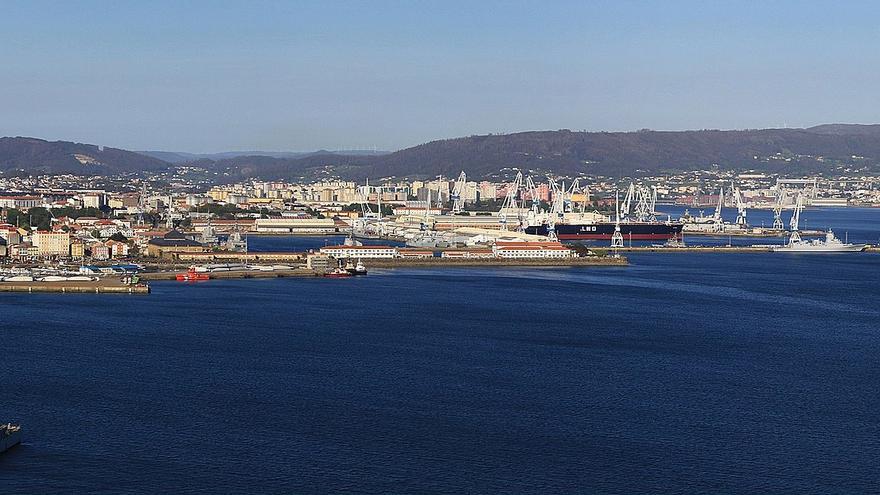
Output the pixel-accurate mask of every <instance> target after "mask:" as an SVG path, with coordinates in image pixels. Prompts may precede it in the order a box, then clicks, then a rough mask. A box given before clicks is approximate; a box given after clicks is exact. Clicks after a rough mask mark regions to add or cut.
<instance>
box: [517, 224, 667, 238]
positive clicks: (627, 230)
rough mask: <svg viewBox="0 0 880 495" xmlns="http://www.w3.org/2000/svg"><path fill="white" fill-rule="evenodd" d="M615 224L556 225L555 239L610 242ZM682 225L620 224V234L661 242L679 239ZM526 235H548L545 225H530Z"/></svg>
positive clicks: (625, 236) (624, 236)
mask: <svg viewBox="0 0 880 495" xmlns="http://www.w3.org/2000/svg"><path fill="white" fill-rule="evenodd" d="M614 228H615V224H614V223H613V222H601V223H590V224H557V225H555V230H556V237H557V238H558V239H559V240H561V241H566V240H570V241H573V240H599V241H610V240H611V236H612V235H614ZM681 229H682V224H680V223H663V222H622V223H621V224H620V233H621V235H622V236H623V238H624V240H627V241H629V240H633V241H663V240H669V239H675V238H681ZM525 231H526V233H527V234H534V235H543V236H546V235H548V234H549V229H548V228H547V226H546V225H532V226H529V227H526V229H525Z"/></svg>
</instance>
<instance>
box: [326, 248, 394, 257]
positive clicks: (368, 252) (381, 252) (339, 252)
mask: <svg viewBox="0 0 880 495" xmlns="http://www.w3.org/2000/svg"><path fill="white" fill-rule="evenodd" d="M321 254H327V255H330V256H332V257H334V258H336V259H349V258H364V259H366V258H373V259H377V258H384V259H391V258H396V257H397V256H398V251H397V248H396V247H394V246H325V247H322V248H321Z"/></svg>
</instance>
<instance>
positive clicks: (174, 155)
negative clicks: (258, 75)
mask: <svg viewBox="0 0 880 495" xmlns="http://www.w3.org/2000/svg"><path fill="white" fill-rule="evenodd" d="M137 153H140V154H142V155H147V156H151V157H153V158H158V159H159V160H163V161H166V162H168V163H188V162H194V161H198V160H212V161H219V160H227V159H230V158H239V157H244V156H268V157H271V158H303V157H306V156H311V155H320V154H327V153H332V154H336V155H343V156H347V155H354V156H376V155H386V154H388V153H390V152H389V151H377V150H343V151H326V150H319V151H224V152H220V153H186V152H183V151H138V152H137Z"/></svg>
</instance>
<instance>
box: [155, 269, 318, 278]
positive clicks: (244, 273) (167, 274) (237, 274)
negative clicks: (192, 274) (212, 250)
mask: <svg viewBox="0 0 880 495" xmlns="http://www.w3.org/2000/svg"><path fill="white" fill-rule="evenodd" d="M178 273H182V271H181V270H163V271H156V272H142V273H139V274H138V276H139V277H140V278H141V280H176V279H177V274H178ZM203 273H204V274H205V275H208V277H209V278H210V279H211V280H214V279H235V278H288V277H317V276H319V275H320V274H319V273H318V272H316V271H314V270H309V269H305V268H300V269H294V270H273V271H261V270H233V271H228V272H203Z"/></svg>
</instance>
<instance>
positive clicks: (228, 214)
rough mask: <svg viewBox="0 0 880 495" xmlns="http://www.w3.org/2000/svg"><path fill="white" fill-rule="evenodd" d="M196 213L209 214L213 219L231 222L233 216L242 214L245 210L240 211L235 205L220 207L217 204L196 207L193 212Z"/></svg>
mask: <svg viewBox="0 0 880 495" xmlns="http://www.w3.org/2000/svg"><path fill="white" fill-rule="evenodd" d="M195 211H196V212H197V213H211V214H213V215H214V216H215V217H217V218H220V219H223V220H232V219H234V218H235V215H236V214H238V213H244V212H245V211H246V210H242V209H241V208H239V207H238V206H236V205H221V204H218V203H208V204H204V205H200V206H198V207H196V210H195Z"/></svg>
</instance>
